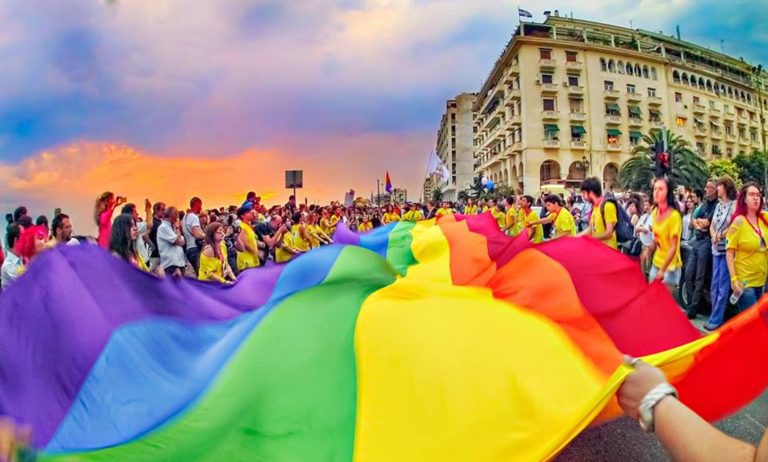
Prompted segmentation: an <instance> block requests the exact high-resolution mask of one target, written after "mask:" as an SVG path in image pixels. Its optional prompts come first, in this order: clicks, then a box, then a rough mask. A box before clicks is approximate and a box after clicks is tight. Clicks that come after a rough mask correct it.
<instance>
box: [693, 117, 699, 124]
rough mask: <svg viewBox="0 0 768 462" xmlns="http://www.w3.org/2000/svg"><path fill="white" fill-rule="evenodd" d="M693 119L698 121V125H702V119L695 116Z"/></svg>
mask: <svg viewBox="0 0 768 462" xmlns="http://www.w3.org/2000/svg"><path fill="white" fill-rule="evenodd" d="M693 121H694V122H695V123H696V125H701V119H698V118H696V117H694V118H693Z"/></svg>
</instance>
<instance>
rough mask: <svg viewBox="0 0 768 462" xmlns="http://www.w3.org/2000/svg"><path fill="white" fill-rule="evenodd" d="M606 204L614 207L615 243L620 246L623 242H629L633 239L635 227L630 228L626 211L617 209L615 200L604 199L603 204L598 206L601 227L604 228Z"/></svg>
mask: <svg viewBox="0 0 768 462" xmlns="http://www.w3.org/2000/svg"><path fill="white" fill-rule="evenodd" d="M606 202H610V203H612V204H613V206H614V207H616V219H617V220H618V221H617V222H616V227H615V228H614V230H613V231H614V232H615V233H616V242H617V243H619V244H622V243H624V242H629V241H631V240H632V239H633V238H634V237H635V227H634V226H632V222H631V221H630V220H629V215H627V211H626V210H624V208H623V207H619V203H618V202H616V199H614V198H612V197H609V198H606V199H605V200H603V203H602V204H600V216H601V217H602V218H603V226H605V203H606Z"/></svg>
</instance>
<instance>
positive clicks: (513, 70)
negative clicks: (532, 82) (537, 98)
mask: <svg viewBox="0 0 768 462" xmlns="http://www.w3.org/2000/svg"><path fill="white" fill-rule="evenodd" d="M509 74H510V75H520V63H514V64H512V65H511V66H509Z"/></svg>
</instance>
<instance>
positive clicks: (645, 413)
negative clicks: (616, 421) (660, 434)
mask: <svg viewBox="0 0 768 462" xmlns="http://www.w3.org/2000/svg"><path fill="white" fill-rule="evenodd" d="M667 396H673V397H675V398H677V390H676V389H675V387H673V386H672V385H670V384H668V383H661V384H659V385H656V386H655V387H654V388H653V389H651V391H649V392H648V394H646V395H645V397H644V398H643V399H642V401H640V406H639V407H638V414H639V418H638V420H639V421H640V427H641V428H642V429H643V430H645V431H646V432H648V433H653V431H654V430H655V428H656V425H655V421H654V417H653V410H654V408H655V407H656V405H657V404H659V402H661V400H662V399H664V398H666V397H667Z"/></svg>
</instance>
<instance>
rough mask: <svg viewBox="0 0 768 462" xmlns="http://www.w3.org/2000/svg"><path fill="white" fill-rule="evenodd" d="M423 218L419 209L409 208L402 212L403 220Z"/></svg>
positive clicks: (419, 219)
mask: <svg viewBox="0 0 768 462" xmlns="http://www.w3.org/2000/svg"><path fill="white" fill-rule="evenodd" d="M423 219H424V214H423V213H421V210H409V211H407V212H405V213H404V214H403V221H412V222H414V223H415V222H417V221H421V220H423Z"/></svg>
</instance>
